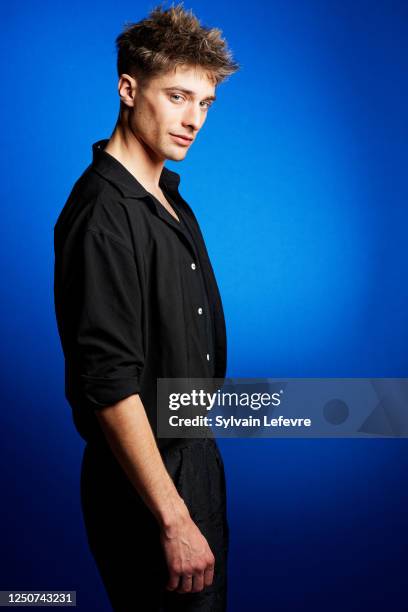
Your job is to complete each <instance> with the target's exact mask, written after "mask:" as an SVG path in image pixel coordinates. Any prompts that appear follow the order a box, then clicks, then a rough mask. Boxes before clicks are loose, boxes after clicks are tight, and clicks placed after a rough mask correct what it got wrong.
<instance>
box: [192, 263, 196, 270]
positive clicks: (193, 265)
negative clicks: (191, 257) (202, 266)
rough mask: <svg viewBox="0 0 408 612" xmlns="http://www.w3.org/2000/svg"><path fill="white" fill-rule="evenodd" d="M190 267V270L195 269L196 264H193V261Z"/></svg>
mask: <svg viewBox="0 0 408 612" xmlns="http://www.w3.org/2000/svg"><path fill="white" fill-rule="evenodd" d="M191 269H192V270H195V269H196V265H195V263H194V262H193V263H192V264H191Z"/></svg>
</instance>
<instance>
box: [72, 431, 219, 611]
mask: <svg viewBox="0 0 408 612" xmlns="http://www.w3.org/2000/svg"><path fill="white" fill-rule="evenodd" d="M161 454H162V458H163V461H164V464H165V465H166V468H167V470H168V472H169V474H170V476H171V478H172V480H173V482H174V483H175V486H176V487H177V490H178V492H179V494H180V495H181V497H182V498H183V499H184V501H185V503H186V505H187V507H188V509H189V511H190V515H191V517H192V519H193V520H194V522H195V523H196V524H197V526H198V527H199V529H200V530H201V532H202V534H203V535H204V537H205V538H206V539H207V541H208V544H209V546H210V548H211V550H212V552H213V554H214V556H215V569H214V579H213V583H212V585H211V586H208V587H204V590H203V591H201V592H199V593H176V592H174V591H173V592H170V591H167V590H166V589H165V585H166V584H167V581H168V577H169V576H168V570H167V564H166V561H165V556H164V553H163V549H162V546H161V543H160V531H159V526H158V523H157V521H156V519H155V518H154V516H153V514H152V513H151V511H150V510H149V509H148V508H147V506H146V505H145V504H144V502H143V501H142V499H141V498H140V496H139V495H138V493H137V491H136V489H135V488H134V487H133V485H131V483H130V481H129V479H128V478H127V476H126V474H125V472H124V471H123V469H122V467H121V466H120V465H119V463H118V461H117V460H116V458H115V457H114V455H113V453H112V451H111V450H110V449H109V447H108V445H107V444H106V445H104V444H95V445H93V444H91V443H88V444H87V445H86V446H85V449H84V455H83V460H82V468H81V504H82V512H83V518H84V523H85V529H86V533H87V538H88V543H89V547H90V550H91V553H92V555H93V557H94V559H95V562H96V565H97V567H98V570H99V573H100V576H101V578H102V581H103V583H104V586H105V589H106V592H107V595H108V597H109V600H110V602H111V604H112V608H113V610H114V611H115V612H136V611H137V610H143V611H144V612H149V611H152V612H153V611H154V612H170V611H172V612H176V611H177V612H182V611H184V612H187V611H188V612H192V611H196V610H200V611H202V612H204V611H205V612H210V611H211V612H225V611H226V609H227V558H228V541H229V528H228V523H227V515H226V510H227V508H226V484H225V472H224V464H223V460H222V457H221V454H220V451H219V448H218V446H217V444H216V442H215V440H213V439H210V438H206V439H194V440H193V439H192V440H187V441H186V440H182V441H178V442H177V444H176V446H174V447H173V446H172V447H171V448H170V449H162V450H161Z"/></svg>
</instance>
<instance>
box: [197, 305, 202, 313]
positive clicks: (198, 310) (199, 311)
mask: <svg viewBox="0 0 408 612" xmlns="http://www.w3.org/2000/svg"><path fill="white" fill-rule="evenodd" d="M197 312H198V314H203V309H202V308H201V306H200V308H198V309H197Z"/></svg>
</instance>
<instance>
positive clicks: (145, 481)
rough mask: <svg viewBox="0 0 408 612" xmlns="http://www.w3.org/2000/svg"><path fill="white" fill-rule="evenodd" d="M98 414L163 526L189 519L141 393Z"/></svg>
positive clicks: (116, 452)
mask: <svg viewBox="0 0 408 612" xmlns="http://www.w3.org/2000/svg"><path fill="white" fill-rule="evenodd" d="M95 414H96V415H97V419H98V421H99V423H100V425H101V427H102V430H103V432H104V434H105V436H106V438H107V440H108V443H109V445H110V447H111V449H112V452H113V453H114V455H115V457H116V459H117V460H118V462H119V463H120V465H121V466H122V468H123V469H124V471H125V473H126V475H127V476H128V478H129V480H130V482H131V483H132V485H133V486H134V487H135V488H136V490H137V491H138V493H139V495H140V496H141V497H142V499H143V501H144V502H145V504H146V505H147V506H148V507H149V508H150V510H151V511H152V513H153V514H154V516H155V517H156V519H157V520H158V522H159V523H160V525H161V527H162V528H164V529H166V528H171V527H172V525H174V524H175V523H178V522H180V521H182V520H184V519H185V518H187V517H188V516H189V512H188V508H187V506H186V505H185V503H184V501H183V499H182V498H181V497H180V495H179V494H178V491H177V489H176V487H175V485H174V483H173V481H172V479H171V478H170V476H169V473H168V472H167V470H166V467H165V465H164V463H163V460H162V457H161V455H160V451H159V449H158V447H157V444H156V440H155V438H154V435H153V432H152V428H151V426H150V423H149V420H148V418H147V415H146V411H145V409H144V406H143V403H142V401H141V399H140V396H139V395H131V396H129V397H127V398H125V399H124V400H121V401H120V402H118V403H116V404H114V405H113V406H109V407H108V408H103V409H102V410H96V411H95Z"/></svg>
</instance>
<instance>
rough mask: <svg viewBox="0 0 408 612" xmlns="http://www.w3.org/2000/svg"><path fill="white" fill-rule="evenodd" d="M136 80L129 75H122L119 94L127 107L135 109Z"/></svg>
mask: <svg viewBox="0 0 408 612" xmlns="http://www.w3.org/2000/svg"><path fill="white" fill-rule="evenodd" d="M136 87H137V83H136V79H134V78H133V77H131V76H130V75H129V74H121V75H120V77H119V83H118V93H119V97H120V100H121V102H123V104H125V105H126V106H129V107H133V106H134V103H135V94H136Z"/></svg>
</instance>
